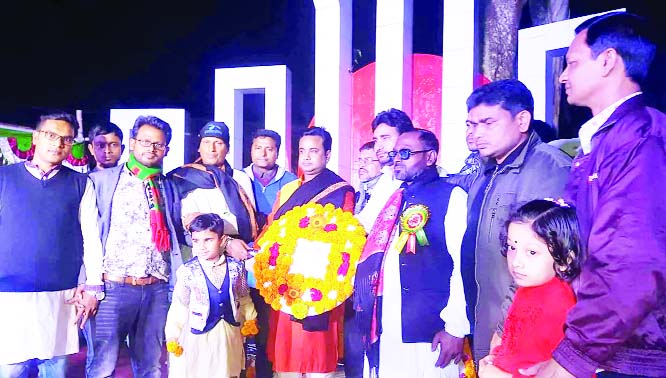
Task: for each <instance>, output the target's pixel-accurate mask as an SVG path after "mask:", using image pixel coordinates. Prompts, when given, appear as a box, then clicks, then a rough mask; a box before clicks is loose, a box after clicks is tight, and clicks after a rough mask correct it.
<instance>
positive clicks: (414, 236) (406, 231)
mask: <svg viewBox="0 0 666 378" xmlns="http://www.w3.org/2000/svg"><path fill="white" fill-rule="evenodd" d="M428 219H430V209H428V207H427V206H425V205H412V206H410V207H408V208H407V209H406V210H405V211H404V212H403V213H402V215H401V216H400V228H401V229H402V232H400V237H399V238H398V241H397V244H396V247H397V248H398V251H402V249H403V248H405V247H406V251H405V252H406V253H416V242H418V243H419V245H420V246H424V245H428V237H427V236H426V233H425V231H424V230H423V227H425V225H426V223H428Z"/></svg>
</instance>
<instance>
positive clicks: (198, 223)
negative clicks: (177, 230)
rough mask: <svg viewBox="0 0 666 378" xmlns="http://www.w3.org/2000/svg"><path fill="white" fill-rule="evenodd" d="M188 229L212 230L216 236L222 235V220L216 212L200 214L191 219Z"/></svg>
mask: <svg viewBox="0 0 666 378" xmlns="http://www.w3.org/2000/svg"><path fill="white" fill-rule="evenodd" d="M189 231H190V233H193V232H201V231H213V232H214V233H216V234H217V236H222V235H223V234H224V221H223V220H222V218H220V216H219V215H217V214H213V213H208V214H201V215H198V216H197V217H196V218H194V220H192V223H190V227H189Z"/></svg>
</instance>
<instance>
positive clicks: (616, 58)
mask: <svg viewBox="0 0 666 378" xmlns="http://www.w3.org/2000/svg"><path fill="white" fill-rule="evenodd" d="M599 59H600V60H601V62H599V63H600V64H601V69H602V71H601V74H602V75H603V76H608V75H610V73H611V72H612V71H613V70H615V69H617V68H620V65H624V61H623V60H622V57H621V56H620V55H619V54H618V53H617V51H616V50H615V49H613V48H607V49H606V50H604V51H602V52H601V54H599V55H598V56H597V60H599Z"/></svg>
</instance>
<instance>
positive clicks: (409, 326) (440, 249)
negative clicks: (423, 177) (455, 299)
mask: <svg viewBox="0 0 666 378" xmlns="http://www.w3.org/2000/svg"><path fill="white" fill-rule="evenodd" d="M453 188H454V186H453V185H451V184H448V183H446V182H445V181H444V179H441V178H439V177H437V178H435V179H434V180H433V181H428V182H422V183H414V184H412V186H410V187H408V188H407V189H406V190H405V192H404V196H403V212H404V210H406V209H408V208H409V207H410V206H412V205H425V206H427V207H428V209H429V210H430V218H429V219H428V221H427V223H426V224H425V226H424V228H423V230H424V231H425V233H426V236H427V238H428V245H425V246H421V245H418V242H417V245H416V253H415V254H411V253H405V251H404V248H403V251H402V252H401V253H400V257H399V261H400V285H401V294H402V295H401V297H402V340H403V342H405V343H424V342H426V343H430V342H431V341H432V338H433V336H434V335H435V334H436V333H437V332H439V331H441V330H442V329H444V321H443V320H442V318H441V317H440V312H441V311H442V309H443V308H444V307H446V305H447V303H448V301H449V289H450V282H451V276H452V273H453V260H452V259H451V255H450V254H449V252H448V249H447V247H446V234H445V230H444V219H445V217H446V212H447V210H448V206H449V198H450V196H451V191H452V190H453ZM400 231H402V230H400Z"/></svg>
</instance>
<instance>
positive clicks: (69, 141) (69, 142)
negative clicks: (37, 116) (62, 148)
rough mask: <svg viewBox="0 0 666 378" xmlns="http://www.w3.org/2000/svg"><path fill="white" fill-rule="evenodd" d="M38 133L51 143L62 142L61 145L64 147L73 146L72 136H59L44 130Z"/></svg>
mask: <svg viewBox="0 0 666 378" xmlns="http://www.w3.org/2000/svg"><path fill="white" fill-rule="evenodd" d="M39 132H40V133H42V134H44V136H45V137H46V139H47V140H50V141H51V142H58V143H60V142H62V144H64V145H66V146H71V145H72V144H74V137H73V136H61V135H58V134H56V133H53V132H51V131H46V130H39Z"/></svg>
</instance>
